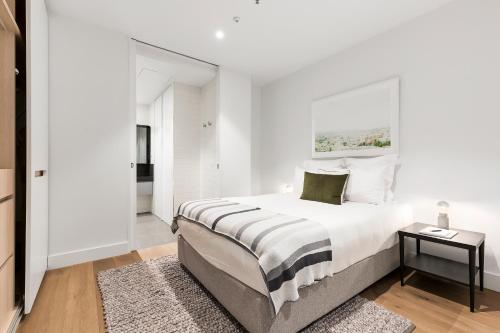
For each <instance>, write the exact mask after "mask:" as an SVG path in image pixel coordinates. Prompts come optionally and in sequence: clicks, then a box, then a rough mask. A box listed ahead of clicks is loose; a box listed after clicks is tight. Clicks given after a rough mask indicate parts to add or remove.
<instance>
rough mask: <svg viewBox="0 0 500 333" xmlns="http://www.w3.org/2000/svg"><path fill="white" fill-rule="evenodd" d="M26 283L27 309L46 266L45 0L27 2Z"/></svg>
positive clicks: (46, 114)
mask: <svg viewBox="0 0 500 333" xmlns="http://www.w3.org/2000/svg"><path fill="white" fill-rule="evenodd" d="M26 21H27V29H26V33H27V43H26V44H27V59H26V61H27V147H26V148H27V149H26V150H27V163H26V169H27V170H26V172H27V175H26V182H27V185H26V285H25V307H24V311H25V312H26V313H29V312H30V311H31V307H32V306H33V303H34V302H35V297H36V294H37V292H38V289H39V288H40V284H41V283H42V279H43V276H44V274H45V271H46V270H47V251H48V230H49V225H48V220H49V215H48V195H49V193H48V186H49V182H48V144H49V143H48V138H49V135H48V117H49V115H48V109H49V102H48V20H47V9H46V7H45V1H43V0H30V1H28V2H27V17H26Z"/></svg>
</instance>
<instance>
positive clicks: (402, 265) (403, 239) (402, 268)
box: [399, 235, 405, 286]
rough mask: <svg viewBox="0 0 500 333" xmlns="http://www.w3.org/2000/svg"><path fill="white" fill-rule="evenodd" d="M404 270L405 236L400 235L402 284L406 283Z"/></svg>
mask: <svg viewBox="0 0 500 333" xmlns="http://www.w3.org/2000/svg"><path fill="white" fill-rule="evenodd" d="M404 272H405V237H404V236H401V235H399V277H400V279H401V286H404V285H405V282H404Z"/></svg>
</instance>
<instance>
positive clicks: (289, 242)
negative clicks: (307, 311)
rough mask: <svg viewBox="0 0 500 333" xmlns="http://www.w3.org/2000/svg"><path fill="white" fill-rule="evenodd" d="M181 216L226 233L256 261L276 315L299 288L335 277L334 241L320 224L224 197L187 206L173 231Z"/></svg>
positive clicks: (199, 201)
mask: <svg viewBox="0 0 500 333" xmlns="http://www.w3.org/2000/svg"><path fill="white" fill-rule="evenodd" d="M179 217H183V218H185V219H186V220H188V221H191V222H193V223H197V224H200V225H202V226H204V227H206V228H207V229H208V230H211V231H212V232H214V233H217V234H222V235H225V236H226V237H227V238H229V239H230V240H232V241H234V242H236V243H237V244H239V245H241V246H242V247H243V248H245V249H246V250H248V251H249V252H250V253H252V254H253V255H254V256H255V257H256V258H257V260H258V262H259V265H260V267H261V271H262V274H263V277H264V280H265V282H266V285H267V289H268V293H269V295H268V297H269V299H270V303H271V305H272V306H271V312H272V314H273V315H275V314H276V313H278V311H279V310H280V308H281V306H282V305H283V304H284V303H285V302H287V301H296V300H297V299H298V298H299V292H298V291H299V288H300V287H302V286H307V285H310V284H312V283H314V281H317V280H320V279H322V278H324V277H326V276H331V275H332V274H333V272H332V265H331V261H332V246H331V241H330V237H329V236H328V231H327V230H326V229H325V228H324V226H322V225H321V224H320V223H318V222H314V221H311V220H308V219H304V218H298V217H293V216H287V215H283V214H277V213H274V212H271V211H267V210H264V209H261V208H259V207H252V206H249V205H245V204H241V203H237V202H231V201H228V200H224V199H209V200H197V201H188V202H185V203H183V204H182V205H181V206H180V207H179V210H178V214H177V216H176V218H175V219H174V223H173V225H172V231H174V232H175V231H177V228H178V226H177V219H178V218H179Z"/></svg>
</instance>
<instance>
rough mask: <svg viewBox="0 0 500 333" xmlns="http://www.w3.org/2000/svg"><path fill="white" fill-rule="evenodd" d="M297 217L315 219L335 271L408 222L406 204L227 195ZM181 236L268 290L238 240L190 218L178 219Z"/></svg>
mask: <svg viewBox="0 0 500 333" xmlns="http://www.w3.org/2000/svg"><path fill="white" fill-rule="evenodd" d="M228 200H230V201H234V202H239V203H243V204H248V205H252V206H257V207H261V208H263V209H266V210H270V211H274V212H276V213H282V214H286V215H290V216H295V217H299V218H307V219H310V220H314V221H317V222H319V223H321V224H322V225H324V226H325V228H326V229H327V230H328V232H329V236H330V239H331V241H332V245H333V261H332V266H333V267H332V269H333V272H334V273H337V272H340V271H342V270H344V269H345V268H347V267H349V266H351V265H352V264H355V263H357V262H359V261H361V260H363V259H365V258H368V257H370V256H372V255H374V254H376V253H378V252H380V251H382V250H385V249H388V248H390V247H392V246H394V245H395V244H396V243H397V230H398V229H400V228H403V227H406V226H407V225H409V224H411V223H412V217H411V210H410V209H409V207H408V206H406V205H401V204H397V203H386V204H383V205H372V204H364V203H355V202H345V203H344V204H342V205H341V206H338V205H331V204H326V203H320V202H315V201H307V200H301V199H298V198H297V197H296V196H295V195H294V194H293V193H287V194H268V195H258V196H251V197H234V198H228ZM179 226H180V232H181V234H182V235H183V237H184V238H185V239H186V240H187V241H188V242H189V243H190V244H191V245H192V246H193V247H194V248H195V249H196V250H197V252H198V253H200V254H201V255H202V256H203V257H204V258H205V259H206V260H208V261H209V262H210V263H212V264H213V265H214V266H216V267H218V268H219V269H222V270H224V271H225V272H226V273H228V274H230V275H232V276H233V277H235V278H236V279H238V280H240V281H241V282H243V283H245V284H246V285H248V286H250V287H252V288H253V289H255V290H257V291H259V292H261V293H263V294H264V295H265V294H266V289H265V288H266V287H265V283H264V281H263V279H262V276H261V273H260V270H259V267H258V262H257V260H256V259H255V258H254V257H253V256H252V255H251V254H249V253H248V252H247V251H245V250H243V249H242V248H240V247H239V246H237V245H236V244H234V243H232V242H231V241H229V240H227V239H225V238H224V237H221V236H218V235H216V234H213V233H211V232H210V231H208V230H204V229H202V228H200V227H199V226H196V225H194V224H192V223H190V222H181V223H179Z"/></svg>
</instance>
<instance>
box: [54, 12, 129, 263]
mask: <svg viewBox="0 0 500 333" xmlns="http://www.w3.org/2000/svg"><path fill="white" fill-rule="evenodd" d="M49 78H50V79H49V91H50V95H49V100H50V111H49V131H50V138H49V164H50V168H51V170H50V173H51V177H50V182H49V201H50V205H49V220H50V226H49V227H50V232H49V267H60V266H64V265H68V264H72V263H76V262H81V261H87V260H93V259H97V258H103V257H107V256H112V255H117V254H122V253H125V252H127V245H128V237H127V229H128V225H129V221H130V218H131V216H130V211H129V210H128V209H124V207H131V205H132V202H131V196H130V193H131V191H132V189H131V188H130V186H131V172H133V171H134V170H133V169H131V168H130V162H131V147H130V142H131V141H130V131H131V127H130V126H131V124H134V123H135V119H130V118H131V116H130V112H129V93H130V92H129V50H128V39H127V38H126V37H125V36H123V35H120V34H118V33H114V32H111V31H107V30H104V29H101V28H97V27H94V26H91V25H87V24H82V23H78V22H76V21H73V20H70V19H66V18H63V17H60V16H57V15H55V14H51V15H50V16H49Z"/></svg>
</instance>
